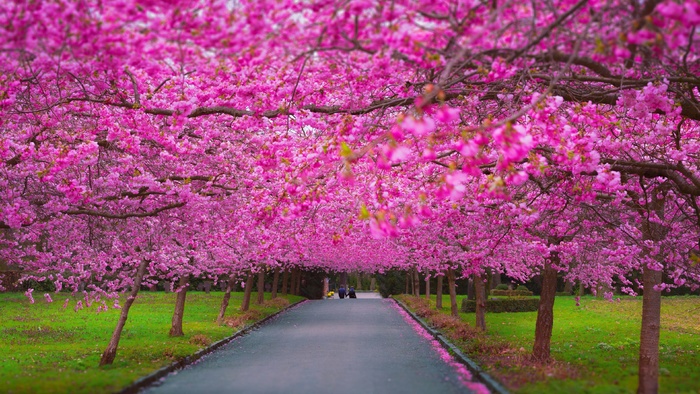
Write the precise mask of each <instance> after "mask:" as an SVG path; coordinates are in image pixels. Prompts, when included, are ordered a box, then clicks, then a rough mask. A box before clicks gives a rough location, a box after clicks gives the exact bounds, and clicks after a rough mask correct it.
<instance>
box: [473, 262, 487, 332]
mask: <svg viewBox="0 0 700 394" xmlns="http://www.w3.org/2000/svg"><path fill="white" fill-rule="evenodd" d="M484 276H485V275H484V273H482V274H481V275H477V274H474V292H475V293H476V294H475V295H476V328H477V329H478V330H479V331H486V284H485V283H484V279H486V278H484Z"/></svg>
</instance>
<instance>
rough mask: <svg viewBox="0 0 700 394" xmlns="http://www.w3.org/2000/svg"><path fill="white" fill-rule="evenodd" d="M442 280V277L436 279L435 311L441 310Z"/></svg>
mask: <svg viewBox="0 0 700 394" xmlns="http://www.w3.org/2000/svg"><path fill="white" fill-rule="evenodd" d="M442 278H443V275H438V277H437V289H436V295H435V309H442Z"/></svg>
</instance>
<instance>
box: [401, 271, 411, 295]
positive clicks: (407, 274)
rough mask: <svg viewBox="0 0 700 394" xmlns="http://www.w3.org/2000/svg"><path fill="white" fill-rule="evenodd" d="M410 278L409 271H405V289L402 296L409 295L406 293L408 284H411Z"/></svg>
mask: <svg viewBox="0 0 700 394" xmlns="http://www.w3.org/2000/svg"><path fill="white" fill-rule="evenodd" d="M410 276H411V273H410V271H406V289H405V290H404V292H403V293H404V294H411V293H409V292H408V290H409V287H408V286H409V283H411V279H410Z"/></svg>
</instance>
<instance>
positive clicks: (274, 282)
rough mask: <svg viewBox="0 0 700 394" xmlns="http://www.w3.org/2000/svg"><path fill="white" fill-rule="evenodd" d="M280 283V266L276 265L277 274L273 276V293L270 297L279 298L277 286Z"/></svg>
mask: <svg viewBox="0 0 700 394" xmlns="http://www.w3.org/2000/svg"><path fill="white" fill-rule="evenodd" d="M279 283H280V267H275V275H274V276H273V277H272V294H271V295H270V298H271V299H272V298H277V287H278V285H279Z"/></svg>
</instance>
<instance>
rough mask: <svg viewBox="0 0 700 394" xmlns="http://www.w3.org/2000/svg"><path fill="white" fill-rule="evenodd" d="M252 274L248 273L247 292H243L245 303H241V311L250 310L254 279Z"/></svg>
mask: <svg viewBox="0 0 700 394" xmlns="http://www.w3.org/2000/svg"><path fill="white" fill-rule="evenodd" d="M254 277H255V276H254V275H253V273H252V272H248V277H246V280H245V290H244V292H243V302H241V311H242V312H245V311H247V310H248V309H250V295H251V293H253V278H254Z"/></svg>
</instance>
